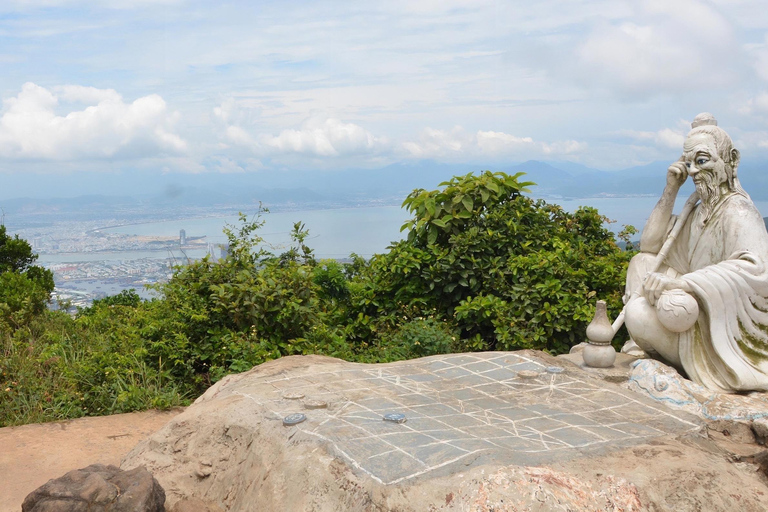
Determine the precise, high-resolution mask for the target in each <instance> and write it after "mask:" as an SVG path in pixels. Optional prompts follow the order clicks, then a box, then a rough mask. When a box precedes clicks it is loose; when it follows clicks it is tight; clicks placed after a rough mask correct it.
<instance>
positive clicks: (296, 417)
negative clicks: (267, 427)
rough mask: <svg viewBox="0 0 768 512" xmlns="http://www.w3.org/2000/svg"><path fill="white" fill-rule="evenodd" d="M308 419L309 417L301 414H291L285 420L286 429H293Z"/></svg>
mask: <svg viewBox="0 0 768 512" xmlns="http://www.w3.org/2000/svg"><path fill="white" fill-rule="evenodd" d="M306 419H307V417H306V416H304V415H303V414H301V413H300V412H299V413H296V414H289V415H288V416H286V417H285V418H283V425H285V426H286V427H292V426H294V425H298V424H299V423H301V422H302V421H304V420H306Z"/></svg>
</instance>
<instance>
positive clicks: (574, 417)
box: [550, 413, 597, 426]
mask: <svg viewBox="0 0 768 512" xmlns="http://www.w3.org/2000/svg"><path fill="white" fill-rule="evenodd" d="M550 417H551V418H552V419H555V420H557V421H562V422H563V423H567V424H568V425H573V426H592V425H597V422H596V421H595V420H593V419H590V418H587V417H585V416H582V415H581V414H573V413H558V414H552V415H550Z"/></svg>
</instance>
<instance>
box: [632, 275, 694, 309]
mask: <svg viewBox="0 0 768 512" xmlns="http://www.w3.org/2000/svg"><path fill="white" fill-rule="evenodd" d="M674 289H680V290H684V291H689V290H688V285H687V283H686V282H685V281H682V280H680V279H675V278H672V277H669V276H668V275H666V274H662V273H661V272H652V273H651V274H648V277H646V278H645V282H644V283H643V291H644V292H645V298H646V299H648V302H650V303H651V305H652V306H655V305H656V301H657V300H659V297H661V293H662V292H663V291H665V290H674Z"/></svg>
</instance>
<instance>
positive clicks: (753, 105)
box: [740, 92, 768, 116]
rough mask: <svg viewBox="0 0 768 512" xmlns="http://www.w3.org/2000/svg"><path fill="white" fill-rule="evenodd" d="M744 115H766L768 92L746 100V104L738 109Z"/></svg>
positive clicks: (767, 111) (767, 113)
mask: <svg viewBox="0 0 768 512" xmlns="http://www.w3.org/2000/svg"><path fill="white" fill-rule="evenodd" d="M740 112H741V113H742V114H745V115H758V116H765V115H768V92H761V93H760V94H758V95H756V96H754V97H753V98H750V99H749V100H747V103H746V104H745V105H744V106H743V107H742V108H741V109H740Z"/></svg>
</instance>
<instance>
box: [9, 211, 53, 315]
mask: <svg viewBox="0 0 768 512" xmlns="http://www.w3.org/2000/svg"><path fill="white" fill-rule="evenodd" d="M36 260H37V254H34V253H33V252H32V247H31V246H30V245H29V243H28V242H27V241H26V240H24V239H22V238H19V235H14V236H10V235H8V232H7V230H6V227H5V226H4V225H0V327H2V325H3V324H5V325H6V326H7V327H10V328H11V329H15V328H18V327H21V326H23V325H25V324H27V323H28V322H29V321H30V319H31V317H32V316H34V315H37V314H40V313H41V312H42V311H44V310H45V308H46V306H47V304H48V302H49V301H50V298H51V292H53V288H54V281H53V273H52V272H51V271H50V270H48V269H45V268H43V267H39V266H36V265H33V263H34V262H35V261H36Z"/></svg>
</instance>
